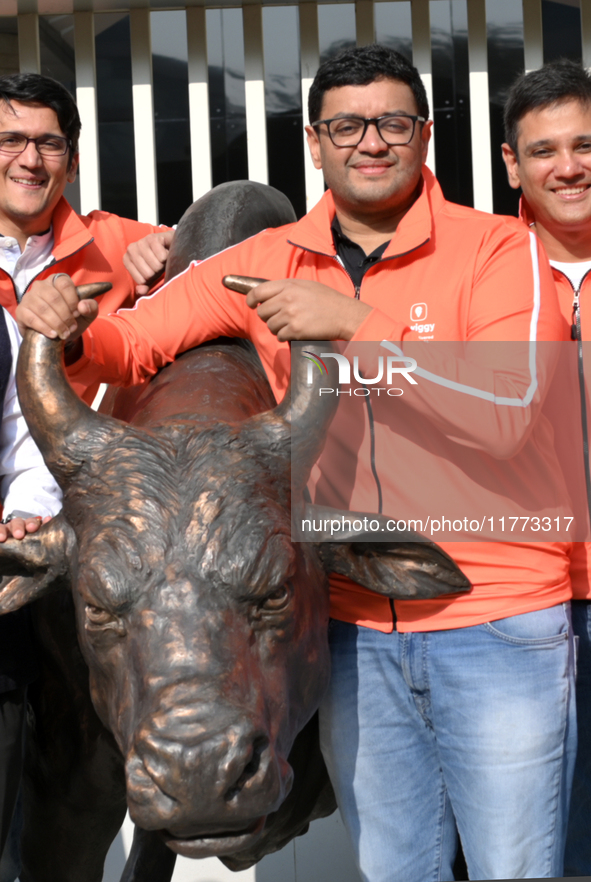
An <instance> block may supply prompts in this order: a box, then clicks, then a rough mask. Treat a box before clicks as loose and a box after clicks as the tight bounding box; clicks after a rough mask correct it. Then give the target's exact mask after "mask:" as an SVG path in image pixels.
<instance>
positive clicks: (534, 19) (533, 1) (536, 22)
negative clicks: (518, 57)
mask: <svg viewBox="0 0 591 882" xmlns="http://www.w3.org/2000/svg"><path fill="white" fill-rule="evenodd" d="M522 3H523V66H524V68H525V70H526V72H529V71H530V70H537V69H538V68H539V67H541V66H542V65H543V63H544V35H543V32H542V0H522ZM581 3H582V5H585V4H587V3H588V0H581ZM581 18H583V10H582V8H581ZM583 44H584V40H583Z"/></svg>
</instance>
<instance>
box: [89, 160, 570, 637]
mask: <svg viewBox="0 0 591 882" xmlns="http://www.w3.org/2000/svg"><path fill="white" fill-rule="evenodd" d="M333 216H334V203H333V200H332V197H331V194H330V192H328V193H326V194H325V196H324V197H323V199H321V201H320V202H319V203H318V205H317V206H316V207H315V208H314V209H313V210H312V211H311V212H310V213H309V214H308V215H307V216H306V217H304V218H303V219H302V220H300V221H298V222H297V223H296V224H291V225H288V226H285V227H281V228H278V229H275V230H266V231H264V232H262V233H259V234H258V235H256V236H254V237H252V238H251V239H248V240H247V241H245V242H242V243H240V244H239V245H236V246H234V247H232V248H229V249H227V250H226V251H223V252H221V253H220V254H217V255H214V256H213V257H211V258H209V259H207V260H205V261H203V262H202V263H200V264H199V265H192V266H191V267H189V268H188V269H187V270H186V271H185V272H184V273H182V274H181V275H180V276H178V277H177V278H176V279H174V280H172V281H171V282H169V283H168V285H165V286H164V287H163V288H162V289H161V290H160V291H159V292H157V293H156V294H153V295H151V296H150V297H146V298H142V299H141V300H139V301H138V302H137V304H136V305H135V307H133V309H131V310H126V309H124V310H120V311H119V312H118V313H117V314H116V315H114V316H110V317H108V318H98V319H97V320H96V321H95V322H94V324H93V325H92V326H91V328H90V329H89V331H88V333H87V334H86V335H85V341H84V350H85V355H86V357H87V358H90V359H92V361H93V362H94V363H95V364H96V365H102V369H101V371H100V377H101V379H102V380H103V381H107V382H118V383H124V384H133V383H137V382H139V381H140V380H141V379H143V378H145V377H146V376H150V375H152V374H154V373H155V372H156V371H157V370H158V368H160V367H161V366H162V365H164V364H166V363H168V362H170V361H171V360H173V359H174V357H175V356H176V355H177V354H178V353H179V352H182V351H185V350H187V349H190V348H191V347H193V346H195V345H197V344H199V343H201V342H203V341H204V340H207V339H211V338H214V337H217V336H219V335H225V336H237V337H247V338H250V339H251V340H252V341H253V342H254V343H255V345H256V347H257V350H258V352H259V355H260V357H261V361H262V363H263V365H264V367H265V370H266V371H267V375H268V377H269V380H270V382H271V386H272V388H273V390H274V392H275V394H276V396H277V398H278V399H280V398H281V397H282V396H283V393H284V392H285V389H286V387H287V383H288V377H289V370H290V356H289V346H288V344H287V343H279V342H278V341H277V338H276V337H275V336H274V335H273V334H271V332H270V331H269V330H268V329H267V326H266V325H265V323H264V322H262V321H261V320H260V319H259V318H258V316H257V314H256V312H255V311H252V310H250V309H249V308H248V307H247V306H246V304H245V300H244V297H243V296H242V295H240V294H237V293H234V292H232V291H228V290H227V289H225V288H224V287H223V286H222V284H221V279H222V277H223V276H224V275H226V274H230V273H239V274H244V275H251V276H257V277H259V278H271V279H281V278H297V279H309V280H312V281H318V282H321V283H323V284H325V285H328V286H329V287H331V288H334V289H336V290H338V291H340V292H341V293H342V294H344V295H346V296H349V297H353V296H355V290H354V287H353V284H352V282H351V280H350V278H349V276H348V275H347V273H346V271H345V270H344V268H343V267H342V265H341V264H340V263H339V261H338V259H337V256H336V252H335V248H334V244H333V240H332V235H331V231H330V224H331V220H332V218H333ZM358 293H359V296H360V298H361V299H362V300H363V301H364V302H365V303H368V304H370V305H371V306H372V307H373V310H372V312H371V313H370V314H369V315H368V316H367V318H366V319H365V321H364V322H363V323H362V325H361V326H360V327H359V329H358V332H357V334H356V335H355V338H354V341H356V340H359V341H373V340H377V341H381V340H384V339H386V340H389V341H402V340H404V341H407V340H416V339H420V338H423V337H428V338H429V339H435V340H441V341H444V340H449V341H455V340H460V341H461V340H473V341H483V342H486V341H499V340H501V341H505V340H509V341H523V340H526V341H527V340H530V339H536V340H558V339H562V338H563V336H564V329H563V319H562V316H561V315H560V311H559V309H558V304H557V300H556V290H555V287H554V283H553V280H552V276H551V273H550V269H549V266H548V263H547V260H546V258H545V256H544V255H543V253H542V258H541V259H540V260H538V245H537V240H536V238H535V236H533V234H530V233H529V232H528V231H527V230H526V229H525V228H524V227H523V224H521V223H520V222H519V221H518V220H517V219H516V218H503V217H495V216H493V215H488V214H484V213H480V212H476V211H474V210H472V209H469V208H464V207H462V206H458V205H454V204H452V203H449V202H446V201H445V199H444V198H443V194H442V193H441V190H440V188H439V185H438V183H437V181H436V180H435V178H434V177H433V176H432V175H431V173H430V172H429V171H428V170H425V172H424V186H423V188H422V192H421V194H420V196H419V198H418V199H417V201H416V202H415V203H414V205H413V206H412V207H411V209H410V210H409V211H408V213H407V214H406V215H405V216H404V218H403V219H402V221H401V222H400V224H399V226H398V229H397V231H396V233H395V235H394V237H393V238H392V241H391V242H390V244H389V245H388V247H387V249H386V250H385V252H384V255H383V258H382V259H381V260H380V261H379V262H378V263H376V264H375V265H373V266H372V267H371V268H370V269H369V270H368V271H367V273H366V275H365V276H364V279H363V282H362V285H361V289H360V291H359V292H358ZM419 302H420V303H424V304H426V305H427V307H428V318H429V322H428V324H429V329H428V330H427V331H425V328H424V325H420V326H419V325H417V326H416V329H415V330H412V329H411V327H410V325H411V320H410V317H411V314H412V313H411V310H413V307H414V308H415V314H416V305H417V303H419ZM427 348H428V347H427ZM466 379H467V378H466ZM482 381H483V382H485V383H487V382H489V383H493V384H494V383H495V382H496V380H495V377H493V376H492V375H491V376H488V377H487V376H484V374H483V376H482ZM502 382H503V383H505V379H503V381H502ZM507 382H508V381H507ZM520 382H521V381H520ZM495 391H496V387H495ZM501 391H502V393H503V394H504V393H505V392H506V389H505V386H504V385H503V387H502V390H501ZM505 411H506V412H507V413H505ZM508 411H512V412H511V413H508ZM517 411H519V413H518V414H517V416H516V412H517ZM531 418H532V417H531V410H529V409H528V408H525V407H524V408H521V409H519V408H505V410H504V411H503V413H502V414H501V415H500V416H499V426H500V428H499V432H500V434H502V433H503V432H504V431H505V429H506V426H505V425H502V424H503V421H506V422H507V423H511V422H512V421H514V420H515V419H520V420H522V422H523V427H522V429H520V431H522V432H523V437H524V438H525V437H526V435H527V433H528V432H529V431H531V426H529V427H528V426H526V425H525V424H526V423H527V421H528V420H531ZM475 422H477V421H475ZM464 429H465V431H466V432H467V431H468V429H467V428H466V427H464ZM473 431H474V437H473V438H466V443H467V444H469V445H476V444H478V443H481V442H482V443H483V444H486V440H485V439H483V438H482V437H481V435H479V428H478V426H476V427H475V428H474V430H473ZM544 443H545V442H544ZM441 544H442V547H444V548H445V550H446V551H447V552H448V553H449V554H451V556H452V557H453V558H454V559H455V560H456V561H457V563H458V564H459V565H460V567H461V568H462V569H463V570H464V572H465V573H466V575H467V576H468V578H469V579H470V581H471V582H472V584H473V586H474V588H473V591H472V592H470V594H469V595H465V596H462V597H454V598H452V597H448V598H445V599H439V600H434V601H396V604H395V607H396V614H397V619H398V624H397V627H398V629H399V630H414V631H420V630H437V629H444V628H452V627H461V626H466V625H472V624H477V623H481V622H485V621H490V620H494V619H498V618H503V617H505V616H508V615H514V614H517V613H522V612H528V611H531V610H535V609H542V608H544V607H548V606H552V605H554V604H556V603H559V602H562V601H564V600H568V599H569V598H570V596H571V592H570V582H569V576H568V551H569V550H570V547H571V543H569V542H548V543H535V542H531V543H527V544H526V543H519V544H517V543H515V544H511V543H494V542H470V543H454V542H448V543H441ZM330 583H331V600H332V614H333V616H335V617H336V618H338V619H342V620H345V621H351V622H357V623H359V624H362V625H366V626H370V627H374V628H378V629H380V630H383V631H390V630H392V628H393V616H392V609H391V605H390V602H389V601H388V599H386V598H384V597H381V596H379V595H377V594H375V593H372V592H370V591H366V590H365V589H363V588H361V587H360V586H358V585H354V584H353V583H351V582H348V581H347V580H346V579H344V578H341V577H338V576H335V575H332V576H331V579H330Z"/></svg>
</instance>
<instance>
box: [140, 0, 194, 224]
mask: <svg viewBox="0 0 591 882" xmlns="http://www.w3.org/2000/svg"><path fill="white" fill-rule="evenodd" d="M150 25H151V32H152V75H153V82H154V120H155V137H156V176H157V183H158V217H159V220H160V223H163V224H168V225H172V224H176V223H177V221H178V220H179V219H180V218H181V216H182V214H183V212H184V211H185V210H186V209H187V208H188V207H189V205H190V204H191V202H192V201H193V194H192V183H191V136H190V132H189V81H188V57H187V17H186V15H185V12H184V10H178V11H171V12H152V13H151V14H150Z"/></svg>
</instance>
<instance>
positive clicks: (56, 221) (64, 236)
mask: <svg viewBox="0 0 591 882" xmlns="http://www.w3.org/2000/svg"><path fill="white" fill-rule="evenodd" d="M51 224H52V227H53V240H54V247H53V256H54V257H55V259H56V260H61V259H62V258H64V257H68V256H69V255H70V254H74V253H75V252H76V251H79V250H80V249H81V248H84V246H85V245H89V244H90V243H91V242H92V239H93V237H92V235H91V233H90V232H89V230H88V227H87V226H86V224H84V223H83V221H82V219H81V218H80V217H79V216H78V215H77V214H76V212H75V211H74V209H73V208H72V206H71V205H70V203H69V202H67V201H66V199H64V197H63V196H62V197H61V199H60V201H59V202H58V204H57V205H56V207H55V210H54V212H53V217H52V218H51Z"/></svg>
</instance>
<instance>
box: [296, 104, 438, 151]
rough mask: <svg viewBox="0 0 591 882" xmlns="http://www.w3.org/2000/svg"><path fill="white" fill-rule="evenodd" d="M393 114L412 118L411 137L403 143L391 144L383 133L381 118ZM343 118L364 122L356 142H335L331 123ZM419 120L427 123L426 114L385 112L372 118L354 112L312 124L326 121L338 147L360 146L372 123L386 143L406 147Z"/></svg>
mask: <svg viewBox="0 0 591 882" xmlns="http://www.w3.org/2000/svg"><path fill="white" fill-rule="evenodd" d="M393 116H394V117H396V116H403V117H404V118H405V119H412V132H411V133H410V138H409V139H408V141H403V142H402V143H396V144H390V143H389V142H388V141H386V139H385V138H384V136H383V134H382V133H381V131H380V127H379V125H378V123H379V122H380V120H382V119H390V118H391V117H393ZM343 119H358V120H359V122H362V123H363V131H362V133H361V137H360V138H359V140H358V141H357V142H356V143H355V144H335V142H334V138H333V135H332V133H331V131H330V123H332V122H337V121H338V120H343ZM417 122H419V123H421V124H423V123H426V122H427V120H426V119H425V117H424V116H418V115H415V114H413V113H385V114H383V116H374V117H371V118H366V117H363V116H355V115H354V114H352V115H351V116H333V117H332V119H317V120H316V122H313V123H310V125H311V126H312V128H314V127H315V126H319V125H322V124H323V123H324V124H325V125H326V131H327V132H328V137H329V138H330V140H331V143H332V144H333V145H334V146H335V147H337V148H346V147H358V146H359V144H361V142H362V141H363V139H364V138H365V133H366V132H367V129H368V127H369V126H370V125H372V124H373V125H374V126H375V127H376V131H377V133H378V135H379V136H380V138H381V139H382V141H383V142H384V144H387V145H388V147H406V145H407V144H410V142H411V141H412V139H413V138H414V134H415V129H416V125H417Z"/></svg>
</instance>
